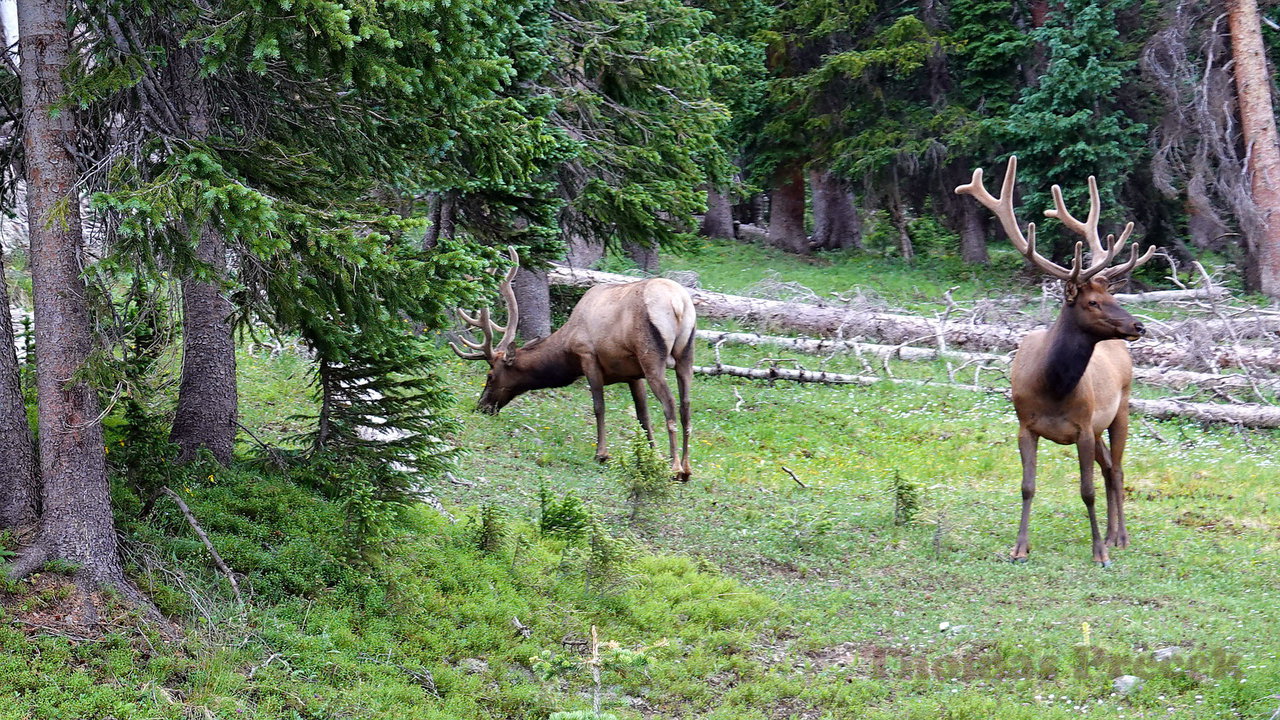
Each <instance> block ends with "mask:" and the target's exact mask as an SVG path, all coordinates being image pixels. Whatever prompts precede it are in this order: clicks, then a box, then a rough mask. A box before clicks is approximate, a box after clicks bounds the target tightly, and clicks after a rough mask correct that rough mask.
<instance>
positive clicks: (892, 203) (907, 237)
mask: <svg viewBox="0 0 1280 720" xmlns="http://www.w3.org/2000/svg"><path fill="white" fill-rule="evenodd" d="M888 199H889V219H890V220H891V221H892V222H893V227H894V228H896V229H897V231H898V252H899V254H900V255H902V259H903V260H906V261H907V262H911V261H912V260H914V259H915V257H916V248H915V244H914V243H912V242H911V233H909V232H907V211H906V208H905V207H903V205H902V193H901V192H899V190H898V170H897V168H894V170H893V177H892V179H891V180H890V181H889V198H888Z"/></svg>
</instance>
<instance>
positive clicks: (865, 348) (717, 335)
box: [698, 330, 1280, 392]
mask: <svg viewBox="0 0 1280 720" xmlns="http://www.w3.org/2000/svg"><path fill="white" fill-rule="evenodd" d="M698 339H700V340H705V341H707V342H708V343H711V344H712V345H717V344H720V343H727V344H733V345H750V346H752V347H759V346H761V345H768V346H771V347H781V348H786V349H788V350H794V351H796V352H802V353H805V354H808V355H834V354H838V353H848V354H853V355H870V356H873V357H875V358H878V359H884V358H888V359H891V360H892V359H897V360H908V361H923V362H928V361H931V360H938V359H948V360H956V361H958V362H964V363H971V364H979V363H980V364H990V365H1002V366H1003V365H1008V364H1009V363H1010V362H1012V360H1013V356H1012V354H1009V353H1004V354H999V353H983V352H965V351H962V350H945V351H942V352H939V351H938V350H937V349H936V348H929V347H914V346H911V345H881V344H877V343H865V342H858V341H857V340H835V339H830V338H793V337H782V336H778V335H760V334H758V333H735V332H721V331H719V330H699V331H698ZM1133 377H1134V379H1135V380H1137V381H1138V382H1141V383H1143V384H1146V385H1152V386H1155V387H1164V388H1172V389H1174V390H1185V389H1186V388H1189V387H1198V388H1200V389H1204V390H1222V391H1241V390H1243V391H1251V390H1265V391H1270V392H1280V379H1277V378H1273V377H1267V378H1253V377H1250V376H1248V375H1243V374H1230V375H1218V374H1214V373H1203V372H1194V371H1191V370H1176V369H1170V368H1156V367H1143V366H1135V367H1134V368H1133Z"/></svg>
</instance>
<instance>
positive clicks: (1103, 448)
mask: <svg viewBox="0 0 1280 720" xmlns="http://www.w3.org/2000/svg"><path fill="white" fill-rule="evenodd" d="M1093 459H1094V460H1097V461H1098V467H1099V468H1101V469H1102V480H1103V484H1104V485H1105V486H1106V491H1107V537H1106V539H1105V540H1104V541H1103V542H1104V543H1105V544H1106V546H1107V547H1114V546H1115V537H1116V515H1115V507H1116V502H1115V482H1114V481H1113V480H1112V476H1113V475H1114V474H1115V463H1113V462H1111V450H1110V449H1108V448H1107V445H1106V443H1104V442H1103V441H1102V436H1101V435H1095V436H1094V438H1093Z"/></svg>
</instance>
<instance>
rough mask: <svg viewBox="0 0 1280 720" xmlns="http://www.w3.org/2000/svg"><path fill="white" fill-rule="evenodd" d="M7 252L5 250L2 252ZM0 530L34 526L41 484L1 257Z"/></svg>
mask: <svg viewBox="0 0 1280 720" xmlns="http://www.w3.org/2000/svg"><path fill="white" fill-rule="evenodd" d="M0 252H3V251H0ZM0 458H3V462H0V528H17V527H28V526H31V525H34V524H35V522H36V520H37V519H38V517H39V515H38V511H39V504H38V503H39V498H40V485H39V483H38V482H36V464H35V462H36V461H35V449H34V448H33V446H32V441H31V427H30V426H29V425H28V424H27V406H26V403H24V402H23V399H22V378H21V374H20V372H19V367H18V353H17V352H16V349H15V345H14V337H13V318H12V316H11V315H10V312H9V288H8V287H7V285H6V284H5V282H4V261H3V257H0Z"/></svg>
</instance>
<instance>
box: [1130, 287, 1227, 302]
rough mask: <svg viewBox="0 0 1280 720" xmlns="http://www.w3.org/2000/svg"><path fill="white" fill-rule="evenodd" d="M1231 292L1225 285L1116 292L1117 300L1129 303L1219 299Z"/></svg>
mask: <svg viewBox="0 0 1280 720" xmlns="http://www.w3.org/2000/svg"><path fill="white" fill-rule="evenodd" d="M1230 294H1231V292H1230V291H1229V290H1227V289H1226V288H1224V287H1198V288H1188V289H1185V290H1152V291H1151V292H1137V293H1115V295H1113V297H1115V299H1116V300H1119V301H1120V302H1122V303H1124V304H1126V305H1128V304H1131V303H1149V302H1184V301H1187V300H1219V299H1222V298H1225V297H1227V296H1229V295H1230Z"/></svg>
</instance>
